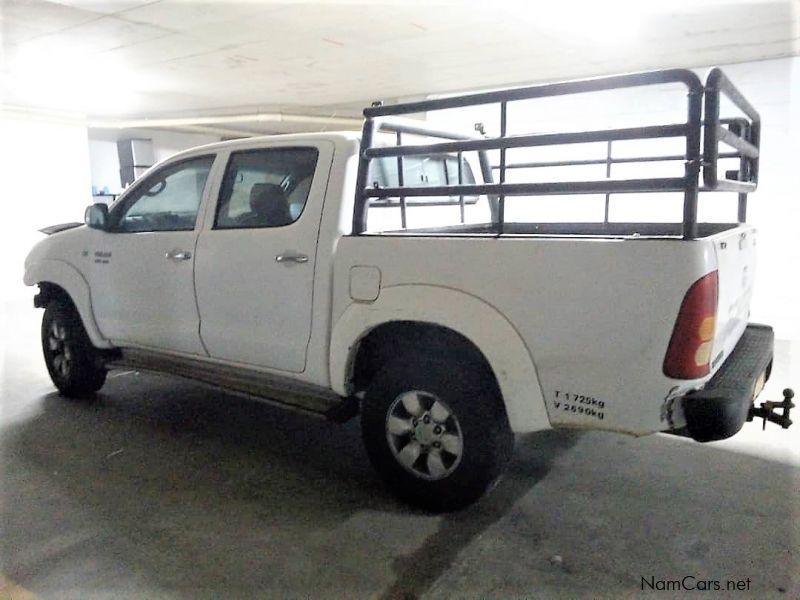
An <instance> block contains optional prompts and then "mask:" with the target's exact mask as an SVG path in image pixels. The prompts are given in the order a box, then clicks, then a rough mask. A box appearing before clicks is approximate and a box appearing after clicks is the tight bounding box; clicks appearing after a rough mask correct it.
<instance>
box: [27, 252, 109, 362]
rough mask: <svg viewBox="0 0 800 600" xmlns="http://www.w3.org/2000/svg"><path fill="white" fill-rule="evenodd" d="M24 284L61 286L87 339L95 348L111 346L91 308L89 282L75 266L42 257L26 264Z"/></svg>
mask: <svg viewBox="0 0 800 600" xmlns="http://www.w3.org/2000/svg"><path fill="white" fill-rule="evenodd" d="M23 280H24V281H25V285H37V284H39V283H45V282H46V283H52V284H55V285H57V286H59V287H60V288H62V289H63V290H64V291H65V292H67V294H69V296H70V298H72V302H73V303H74V304H75V307H76V308H77V309H78V314H79V315H80V316H81V321H83V326H84V328H85V329H86V333H87V334H88V335H89V339H90V340H91V341H92V344H94V345H95V346H96V347H97V348H111V347H112V344H111V343H110V342H109V341H108V340H107V339H105V338H104V337H103V334H102V332H101V331H100V328H99V327H98V326H97V322H96V321H95V319H94V312H93V310H92V298H91V295H90V293H89V284H88V283H86V280H85V279H84V278H83V275H81V273H80V271H78V270H77V269H76V268H75V267H73V266H72V265H71V264H69V263H68V262H64V261H63V260H56V259H52V258H47V259H42V260H39V261H36V262H35V263H33V264H26V266H25V276H24V277H23Z"/></svg>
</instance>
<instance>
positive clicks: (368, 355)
mask: <svg viewBox="0 0 800 600" xmlns="http://www.w3.org/2000/svg"><path fill="white" fill-rule="evenodd" d="M411 354H420V355H425V356H426V357H428V358H430V359H431V360H435V359H436V358H437V357H439V356H442V357H444V356H446V357H447V358H449V359H456V360H458V361H459V362H464V363H468V364H471V365H474V366H476V367H480V368H482V369H485V371H486V375H487V377H488V378H489V380H490V381H489V382H490V383H491V385H492V386H493V387H495V388H497V389H498V391H499V386H498V384H497V379H496V378H495V375H494V371H493V370H492V367H491V365H490V364H489V361H487V360H486V357H485V356H484V355H483V353H482V352H481V351H480V349H479V348H478V347H477V346H476V345H475V344H474V343H473V342H472V341H470V340H469V339H468V338H466V337H464V335H462V334H461V333H459V332H457V331H455V330H453V329H450V328H449V327H444V326H442V325H437V324H435V323H429V322H424V321H386V322H384V323H381V324H380V325H378V326H377V327H374V328H372V329H370V330H369V331H368V332H366V334H365V335H364V336H363V337H362V338H361V339H360V340H359V342H358V344H357V347H356V350H355V353H354V355H353V358H352V364H351V375H350V383H351V385H352V387H353V389H354V390H363V389H365V388H366V387H367V386H368V385H369V382H370V381H371V380H372V378H373V377H374V376H375V375H376V374H377V373H378V372H379V371H380V370H381V369H383V368H384V367H385V366H386V365H387V364H388V363H390V362H391V361H392V360H394V359H395V358H398V357H400V356H409V355H411Z"/></svg>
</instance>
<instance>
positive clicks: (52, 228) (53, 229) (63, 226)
mask: <svg viewBox="0 0 800 600" xmlns="http://www.w3.org/2000/svg"><path fill="white" fill-rule="evenodd" d="M82 225H83V223H75V222H73V223H60V224H58V225H48V226H47V227H43V228H42V229H40V230H39V231H41V232H42V233H43V234H45V235H53V234H54V233H58V232H60V231H66V230H67V229H75V228H76V227H80V226H82Z"/></svg>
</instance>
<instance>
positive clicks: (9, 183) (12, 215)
mask: <svg viewBox="0 0 800 600" xmlns="http://www.w3.org/2000/svg"><path fill="white" fill-rule="evenodd" d="M86 135H87V133H86V127H85V126H82V125H80V124H75V123H69V122H63V121H56V120H45V119H40V118H32V117H26V116H21V115H18V114H6V113H0V170H1V171H2V173H0V198H2V200H3V206H4V210H3V218H2V219H0V253H1V254H2V259H0V287H2V288H3V294H4V295H8V296H10V295H14V294H16V293H20V292H24V288H23V286H22V272H23V260H24V258H25V255H26V254H27V252H28V250H29V249H30V247H31V246H32V245H33V244H34V243H35V242H36V241H37V240H38V239H41V238H42V237H43V235H42V234H40V233H38V232H37V230H38V229H40V228H42V227H46V226H47V225H53V224H56V223H64V222H67V221H82V220H83V211H84V209H85V208H86V206H87V205H88V204H89V203H91V184H90V180H89V148H88V144H87V137H86Z"/></svg>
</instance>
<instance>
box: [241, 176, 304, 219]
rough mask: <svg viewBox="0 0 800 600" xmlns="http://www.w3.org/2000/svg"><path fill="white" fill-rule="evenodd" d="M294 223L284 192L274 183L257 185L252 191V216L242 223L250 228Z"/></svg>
mask: <svg viewBox="0 0 800 600" xmlns="http://www.w3.org/2000/svg"><path fill="white" fill-rule="evenodd" d="M292 221H293V219H292V215H291V213H290V212H289V203H288V202H287V200H286V196H284V194H283V190H282V189H281V187H280V186H279V185H276V184H274V183H256V184H254V185H253V187H252V188H251V189H250V215H248V216H247V218H246V219H245V220H244V222H243V223H242V224H243V225H245V226H248V227H281V226H283V225H288V224H289V223H291V222H292Z"/></svg>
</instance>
